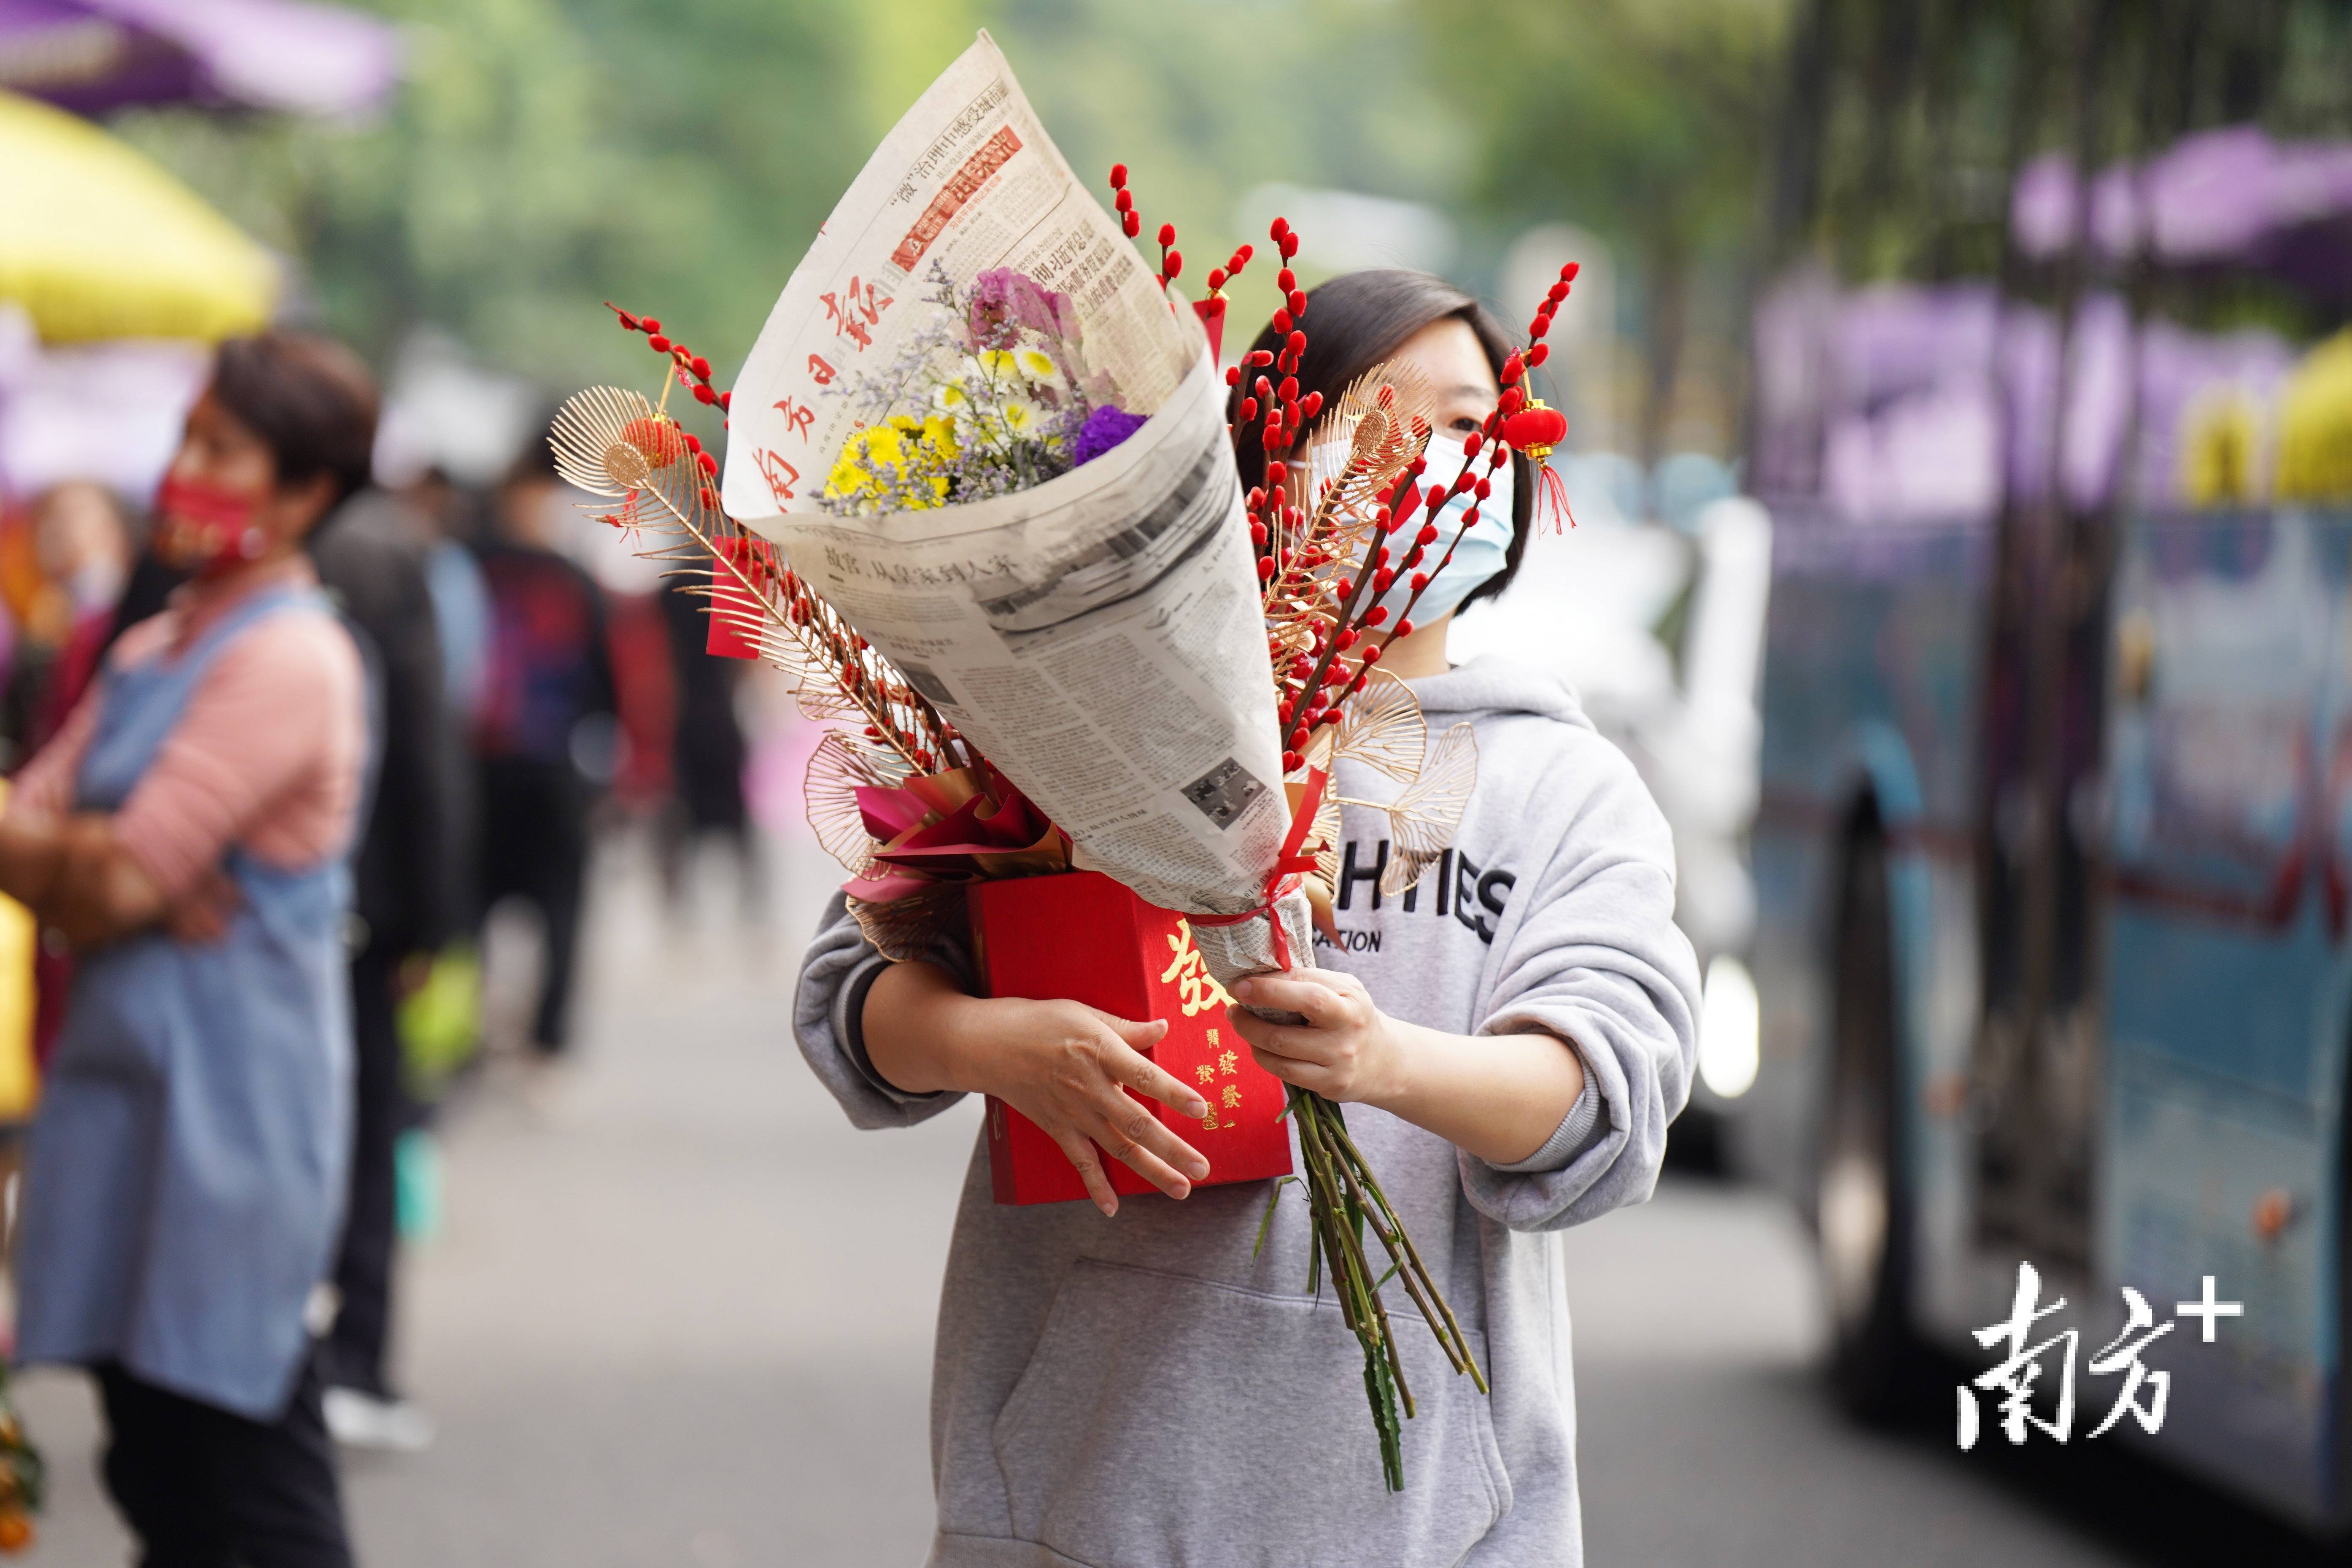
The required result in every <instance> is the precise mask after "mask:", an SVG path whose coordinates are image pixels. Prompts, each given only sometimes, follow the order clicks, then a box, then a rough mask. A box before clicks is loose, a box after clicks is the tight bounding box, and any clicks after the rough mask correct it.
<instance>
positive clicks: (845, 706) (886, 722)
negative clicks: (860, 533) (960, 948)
mask: <svg viewBox="0 0 2352 1568" xmlns="http://www.w3.org/2000/svg"><path fill="white" fill-rule="evenodd" d="M664 396H665V400H667V392H665V394H664ZM549 446H550V447H551V448H552V450H553V452H554V455H555V463H556V471H557V472H558V473H559V474H561V475H562V477H563V479H565V480H566V481H568V482H569V483H571V484H572V485H575V486H577V487H579V488H580V489H583V490H586V491H588V492H589V493H590V494H592V495H597V496H603V497H608V498H609V497H619V498H621V499H622V502H623V504H622V506H621V508H620V510H618V511H617V512H608V513H605V514H604V515H605V520H606V521H610V522H613V523H614V524H616V525H618V526H621V527H623V528H625V529H628V530H629V531H631V532H632V533H635V532H636V531H638V530H640V529H644V530H646V531H650V532H652V533H654V534H655V535H656V543H655V545H654V547H653V548H650V549H646V550H643V551H641V552H639V553H640V554H641V555H643V556H644V557H645V558H646V559H647V560H650V561H656V562H662V563H668V564H669V565H671V566H672V567H673V568H674V570H675V572H676V573H677V574H681V575H684V576H686V577H687V578H688V579H689V580H690V584H691V585H690V588H689V591H690V592H692V593H695V594H697V595H700V596H701V597H702V598H703V599H705V600H706V601H707V602H708V605H709V613H710V614H711V616H713V617H714V618H715V619H717V620H719V622H721V623H722V624H724V625H726V626H729V627H730V629H732V630H734V631H736V632H738V633H740V635H741V636H742V637H744V639H745V640H746V641H748V642H750V643H751V644H752V646H753V647H755V648H756V649H757V650H758V653H759V657H761V658H763V659H765V660H766V661H767V662H768V663H770V664H772V665H773V666H775V667H776V668H778V669H781V670H782V671H783V672H784V673H785V675H786V676H788V677H789V678H790V679H791V680H792V682H793V695H794V697H795V698H796V700H798V701H799V703H800V707H801V711H802V712H803V713H805V714H807V715H808V716H809V717H810V718H811V719H814V720H816V721H819V722H823V723H833V722H847V723H851V724H854V725H856V726H857V727H858V728H860V729H862V730H863V731H865V732H866V734H867V735H868V736H870V737H874V738H876V739H877V741H878V742H879V743H880V744H882V745H885V746H887V747H888V748H889V749H890V750H891V751H893V752H896V753H897V754H898V757H899V758H901V759H902V760H903V762H904V763H905V764H906V765H907V766H908V768H910V769H912V768H916V767H921V768H924V769H926V770H928V769H929V768H931V767H935V766H938V765H940V764H941V763H951V762H952V761H953V751H952V750H951V748H955V747H958V746H960V745H961V742H960V741H959V740H958V738H957V737H956V735H955V732H954V731H953V730H952V728H951V727H950V726H949V725H948V724H947V722H946V721H944V720H942V719H941V718H940V715H939V712H938V711H937V710H935V709H934V708H932V706H931V704H930V702H929V700H927V699H926V698H924V697H923V695H922V694H921V693H920V692H919V691H917V690H916V689H914V688H913V687H912V686H911V685H909V684H908V681H907V680H906V679H905V677H904V676H903V675H901V674H900V673H899V671H898V668H896V667H895V666H893V665H892V664H891V663H890V661H889V660H888V659H887V658H885V657H884V656H883V655H882V653H881V652H880V651H879V650H878V649H877V648H875V647H872V646H871V645H870V644H868V643H867V642H866V639H865V638H864V637H860V636H858V635H857V632H856V628H854V627H852V626H850V625H849V624H848V623H847V622H846V621H845V620H843V619H842V618H841V616H840V615H839V614H838V613H837V612H836V611H835V609H834V608H833V606H832V605H828V604H826V603H825V602H824V600H823V599H822V598H820V597H818V596H817V595H814V594H813V593H811V592H809V591H808V589H807V588H806V586H805V585H804V584H801V583H800V581H799V580H798V579H797V578H796V577H795V576H794V575H793V572H792V569H791V568H790V567H789V566H788V565H786V564H785V563H783V562H782V560H781V558H779V557H778V556H777V555H776V554H775V552H774V550H773V547H772V546H771V545H769V544H767V543H766V542H764V541H761V540H756V539H754V538H752V537H751V536H750V535H749V534H747V533H745V532H744V531H742V529H741V528H740V526H739V525H738V524H737V523H736V522H735V521H733V520H732V519H730V518H729V517H728V516H727V514H726V511H725V510H723V509H722V508H721V507H720V505H719V496H718V492H717V490H716V489H715V488H714V485H715V483H716V479H715V472H716V464H715V460H714V459H713V458H711V457H710V456H709V454H708V453H705V452H703V451H702V450H701V448H700V447H699V446H698V444H697V443H696V441H695V440H694V438H693V437H690V436H688V434H687V432H686V430H685V429H684V427H683V426H680V425H679V424H678V423H677V420H675V419H673V418H671V417H670V416H669V415H668V414H667V411H666V409H665V408H662V407H656V406H655V405H653V404H651V403H649V402H647V401H646V398H645V397H644V396H643V395H640V394H637V393H635V392H631V391H629V390H627V389H625V388H623V387H614V386H593V387H590V388H588V389H587V390H585V391H583V392H580V393H576V394H574V395H572V397H571V398H570V399H568V400H567V401H566V402H565V403H564V405H563V407H562V409H561V410H560V411H559V412H558V413H557V415H556V418H555V424H554V427H553V429H552V430H551V432H550V434H549ZM587 510H597V509H593V508H590V509H587ZM965 760H967V761H969V757H968V756H967V757H966V759H965Z"/></svg>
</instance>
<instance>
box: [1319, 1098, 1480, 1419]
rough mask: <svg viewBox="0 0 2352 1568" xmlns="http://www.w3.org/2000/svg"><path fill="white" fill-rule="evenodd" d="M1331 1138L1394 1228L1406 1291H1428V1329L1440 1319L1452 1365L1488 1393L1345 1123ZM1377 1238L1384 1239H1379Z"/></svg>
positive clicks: (1451, 1311)
mask: <svg viewBox="0 0 2352 1568" xmlns="http://www.w3.org/2000/svg"><path fill="white" fill-rule="evenodd" d="M1334 1135H1335V1136H1336V1137H1337V1139H1338V1141H1339V1147H1340V1148H1341V1149H1342V1150H1343V1151H1345V1152H1346V1154H1347V1157H1348V1159H1349V1161H1350V1162H1351V1163H1353V1165H1354V1167H1355V1169H1356V1170H1358V1171H1359V1172H1360V1173H1362V1175H1363V1180H1364V1190H1365V1191H1366V1192H1368V1193H1370V1194H1371V1196H1372V1201H1373V1202H1374V1203H1376V1204H1378V1205H1380V1209H1381V1213H1382V1214H1383V1215H1387V1216H1388V1222H1389V1224H1390V1226H1391V1227H1393V1229H1394V1232H1395V1235H1396V1238H1397V1241H1398V1242H1399V1243H1400V1244H1401V1245H1402V1247H1403V1248H1404V1258H1402V1259H1401V1261H1402V1262H1404V1263H1405V1265H1406V1268H1405V1270H1404V1272H1403V1274H1402V1275H1401V1276H1400V1278H1402V1279H1404V1280H1405V1281H1406V1289H1415V1287H1414V1284H1413V1282H1414V1281H1415V1280H1418V1281H1419V1282H1420V1284H1421V1285H1423V1286H1426V1287H1427V1288H1428V1300H1426V1301H1424V1302H1423V1304H1422V1310H1423V1311H1424V1312H1426V1311H1428V1310H1429V1309H1430V1305H1431V1304H1432V1303H1434V1305H1435V1306H1436V1309H1437V1311H1436V1314H1435V1315H1433V1316H1432V1317H1431V1318H1430V1320H1429V1323H1430V1327H1431V1328H1432V1329H1433V1330H1434V1329H1436V1327H1437V1325H1438V1323H1439V1322H1440V1321H1441V1320H1442V1321H1444V1325H1445V1329H1446V1331H1447V1332H1450V1333H1451V1334H1452V1335H1453V1337H1454V1347H1455V1348H1457V1349H1459V1350H1460V1351H1461V1352H1462V1356H1461V1360H1460V1361H1458V1362H1456V1363H1454V1364H1455V1366H1456V1367H1457V1369H1459V1368H1465V1367H1466V1369H1467V1370H1468V1372H1469V1373H1470V1381H1471V1382H1472V1383H1474V1384H1477V1386H1478V1392H1479V1393H1481V1394H1486V1393H1490V1392H1492V1391H1491V1390H1490V1389H1488V1388H1487V1386H1486V1373H1483V1372H1481V1371H1479V1370H1478V1361H1477V1358H1476V1357H1475V1356H1473V1355H1472V1354H1471V1353H1470V1340H1469V1336H1467V1335H1466V1334H1465V1333H1463V1331H1462V1324H1461V1322H1460V1321H1458V1320H1457V1319H1456V1318H1455V1317H1454V1309H1453V1307H1451V1306H1450V1305H1448V1304H1447V1302H1446V1300H1445V1297H1444V1293H1443V1292H1441V1291H1440V1290H1439V1289H1437V1285H1436V1282H1435V1281H1434V1280H1433V1279H1431V1278H1430V1275H1429V1268H1428V1266H1427V1265H1425V1264H1423V1262H1422V1260H1421V1253H1420V1250H1419V1249H1418V1248H1416V1247H1414V1246H1413V1244H1412V1234H1411V1233H1410V1232H1409V1231H1407V1230H1406V1229H1405V1227H1404V1222H1403V1221H1402V1220H1400V1219H1398V1218H1397V1216H1396V1210H1395V1209H1393V1208H1391V1207H1390V1206H1389V1199H1388V1194H1386V1193H1384V1192H1382V1191H1381V1184H1380V1180H1379V1178H1378V1177H1376V1176H1374V1175H1373V1174H1372V1168H1371V1166H1370V1164H1369V1163H1366V1161H1365V1159H1364V1156H1363V1153H1362V1152H1361V1151H1360V1150H1359V1149H1358V1148H1357V1147H1356V1142H1355V1140H1354V1139H1352V1138H1350V1137H1349V1136H1348V1128H1347V1124H1346V1123H1345V1122H1341V1123H1340V1124H1339V1127H1338V1128H1337V1129H1336V1130H1335V1134H1334ZM1374 1234H1375V1235H1378V1234H1379V1229H1378V1227H1377V1226H1375V1227H1374ZM1381 1239H1383V1240H1386V1239H1387V1238H1386V1237H1382V1238H1381ZM1415 1294H1416V1295H1418V1294H1419V1291H1418V1290H1415ZM1445 1337H1446V1336H1445V1334H1444V1333H1440V1334H1439V1335H1438V1342H1439V1343H1441V1344H1443V1343H1444V1341H1445Z"/></svg>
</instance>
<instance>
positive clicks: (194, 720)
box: [0, 332, 377, 1568]
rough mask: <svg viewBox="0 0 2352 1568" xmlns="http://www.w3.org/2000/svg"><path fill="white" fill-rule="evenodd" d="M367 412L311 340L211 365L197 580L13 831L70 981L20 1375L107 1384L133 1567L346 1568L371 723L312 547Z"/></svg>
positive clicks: (72, 725)
mask: <svg viewBox="0 0 2352 1568" xmlns="http://www.w3.org/2000/svg"><path fill="white" fill-rule="evenodd" d="M376 406H377V405H376V393H375V389H374V386H373V383H372V382H371V380H370V379H369V377H368V374H367V373H366V371H365V370H364V368H362V366H361V365H360V363H359V362H358V361H357V360H356V359H354V358H353V357H352V355H351V354H349V353H347V352H346V351H344V350H343V349H341V348H340V347H339V346H337V345H336V344H334V343H331V342H327V341H325V340H322V339H319V338H313V337H307V336H299V335H295V334H290V333H278V332H272V333H268V334H265V335H262V336H259V337H256V338H248V339H243V340H239V341H236V342H229V343H226V344H224V345H223V346H222V349H221V351H220V355H219V358H218V360H217V362H216V363H215V368H214V373H213V379H212V382H211V384H210V385H209V386H208V387H207V388H206V389H205V394H204V395H203V396H202V397H201V398H200V399H199V400H198V401H197V403H196V405H195V407H194V410H193V411H192V412H191V413H190V414H189V416H188V422H187V430H186V435H185V437H184V439H183V441H182V444H181V447H180V450H179V452H178V455H177V456H176V457H175V458H173V463H172V467H171V469H170V471H169V472H168V473H167V475H166V476H165V479H164V482H163V489H162V491H161V493H160V494H159V496H158V497H157V504H156V511H157V523H156V535H155V540H154V544H153V548H154V550H155V552H156V553H157V554H158V555H159V556H161V557H162V558H163V560H164V561H165V562H166V563H168V564H169V565H172V566H173V567H176V568H178V569H180V570H182V571H184V572H185V573H186V574H188V578H189V580H188V582H187V584H186V585H185V587H184V588H183V589H182V590H180V591H179V592H178V593H177V594H176V595H174V596H173V600H172V602H171V604H170V606H169V607H168V608H167V609H166V610H164V611H163V613H162V614H160V615H157V616H152V618H150V619H148V620H146V621H144V622H143V623H142V624H141V625H139V626H135V627H133V628H131V630H130V631H128V632H126V633H125V634H124V635H123V637H121V640H120V641H119V642H118V643H117V644H116V645H115V647H113V649H112V650H111V651H110V654H109V655H108V657H107V659H106V662H105V664H104V666H103V668H102V669H101V670H100V674H99V675H98V678H97V679H96V681H95V682H94V684H93V685H92V687H91V689H90V691H89V695H88V696H87V697H86V698H85V699H84V700H82V701H81V702H80V704H79V706H77V707H76V709H75V710H74V712H73V714H72V716H71V717H70V718H69V719H68V721H66V724H65V727H64V729H63V730H61V731H59V732H58V735H57V737H56V738H55V739H54V740H52V741H51V742H49V744H48V745H47V747H45V748H43V750H42V751H41V752H39V754H38V755H37V756H36V757H35V758H34V759H33V761H32V763H30V764H28V765H27V767H26V770H25V772H24V773H23V774H22V775H21V777H20V779H19V781H18V784H17V787H16V790H15V791H14V792H13V794H12V795H11V797H10V799H9V801H8V805H7V811H6V815H5V817H0V891H5V892H6V893H8V894H9V895H11V896H13V897H15V898H16V899H18V900H22V901H23V902H24V903H26V905H28V906H29V907H30V908H31V909H32V910H34V912H35V913H36V914H37V916H38V917H39V919H40V920H41V921H42V923H43V924H44V925H45V926H46V927H48V928H50V929H51V930H52V931H56V932H58V933H59V934H60V935H61V936H62V937H63V939H64V940H65V941H67V942H70V943H71V944H72V945H73V946H74V947H75V948H77V949H78V950H79V951H80V952H81V953H82V954H83V962H82V963H81V964H80V967H79V973H78V974H77V975H76V978H75V982H74V986H73V991H72V994H71V996H70V999H69V1001H68V1006H67V1016H66V1021H65V1026H64V1030H63V1033H62V1036H61V1038H60V1040H59V1043H58V1051H57V1055H56V1058H55V1059H54V1061H53V1063H52V1065H51V1068H50V1076H49V1080H48V1083H47V1089H46V1091H45V1094H44V1097H43V1100H42V1102H41V1106H40V1110H39V1112H38V1114H37V1117H36V1119H35V1121H34V1126H33V1133H32V1140H31V1149H30V1153H29V1157H28V1160H27V1166H26V1175H25V1184H24V1191H23V1200H22V1217H21V1222H20V1230H19V1242H18V1247H19V1250H18V1279H19V1289H20V1304H19V1321H18V1335H17V1356H18V1359H19V1360H20V1361H21V1362H27V1363H31V1362H56V1363H72V1364H77V1365H80V1366H85V1367H88V1368H89V1369H90V1370H91V1371H92V1372H93V1373H95V1375H96V1377H97V1379H98V1382H99V1387H100V1394H101V1395H102V1400H103V1405H104V1408H105V1415H106V1422H107V1426H108V1429H109V1438H110V1441H109V1444H108V1447H107V1450H106V1455H105V1464H104V1473H105V1479H106V1485H107V1489H108V1490H109V1491H110V1493H111V1494H112V1496H113V1499H114V1500H115V1503H116V1505H117V1506H118V1507H119V1508H120V1509H121V1511H122V1514H123V1516H124V1518H125V1519H126V1520H127V1521H129V1523H130V1525H131V1529H132V1530H133V1531H136V1532H137V1534H138V1535H139V1536H140V1538H141V1539H142V1542H144V1543H145V1549H146V1554H145V1557H144V1559H143V1560H144V1561H145V1562H146V1563H149V1564H151V1565H163V1564H181V1563H189V1564H194V1563H203V1564H215V1563H217V1564H223V1565H226V1564H228V1563H247V1564H251V1565H253V1568H341V1565H345V1564H348V1563H350V1562H351V1552H350V1548H349V1546H348V1544H347V1542H346V1539H345V1532H344V1528H343V1517H342V1503H341V1494H340V1489H339V1486H338V1482H337V1479H336V1473H335V1466H334V1455H333V1449H332V1446H331V1443H330V1441H329V1439H328V1436H327V1433H326V1428H325V1426H324V1424H323V1421H322V1419H321V1415H320V1380H319V1375H318V1373H317V1370H316V1368H315V1366H314V1363H313V1346H312V1340H311V1327H310V1322H309V1321H308V1309H309V1305H310V1300H311V1299H312V1296H313V1293H314V1291H315V1290H316V1289H317V1287H318V1286H319V1284H320V1281H321V1280H322V1279H324V1278H325V1276H326V1273H327V1271H328V1268H329V1267H330V1264H331V1258H332V1249H333V1247H334V1243H335V1238H336V1230H337V1226H338V1223H339V1220H340V1216H341V1207H342V1203H343V1194H344V1182H345V1171H346V1168H347V1165H348V1162H349V1156H350V1143H351V1098H350V1097H351V1073H352V1067H351V1049H352V1047H351V1037H350V1036H351V1026H350V1016H349V1006H350V997H349V992H348V990H347V987H346V980H345V970H344V963H345V957H344V951H343V923H344V919H345V916H346V914H347V912H348V910H349V907H350V891H349V874H348V871H347V869H346V858H347V853H348V849H349V843H350V839H351V837H352V826H353V819H354V815H355V811H356V807H357V805H358V803H359V800H360V797H361V795H362V773H363V768H364V758H365V753H366V751H367V731H368V718H367V711H366V710H367V699H366V681H365V677H364V674H363V671H362V664H361V660H360V657H359V654H358V651H357V649H356V648H355V647H354V646H353V644H352V639H351V637H349V635H348V634H347V633H346V632H345V631H344V629H343V627H342V626H341V623H340V622H339V621H338V620H337V618H336V616H335V615H334V613H333V611H332V610H331V607H330V606H329V605H328V604H327V602H326V600H325V599H324V598H323V596H322V595H320V592H319V589H318V585H317V578H316V577H315V575H314V574H313V572H312V569H311V567H310V562H309V560H308V559H307V558H306V557H305V555H304V554H303V552H302V548H301V546H302V541H303V539H304V537H305V536H306V535H307V534H309V533H310V531H311V529H312V528H313V527H314V526H316V525H317V523H318V522H319V521H320V519H321V518H323V517H325V516H326V515H327V514H328V512H330V511H331V510H333V508H334V507H335V506H336V505H337V503H339V502H340V501H341V500H342V499H343V498H344V497H345V496H347V495H349V494H350V493H351V492H352V490H353V489H356V488H358V487H359V486H360V485H361V484H362V483H363V482H365V480H366V479H367V475H368V464H369V454H370V449H371V447H372V446H373V438H374V426H375V417H376Z"/></svg>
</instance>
